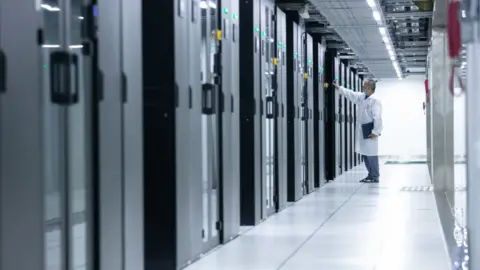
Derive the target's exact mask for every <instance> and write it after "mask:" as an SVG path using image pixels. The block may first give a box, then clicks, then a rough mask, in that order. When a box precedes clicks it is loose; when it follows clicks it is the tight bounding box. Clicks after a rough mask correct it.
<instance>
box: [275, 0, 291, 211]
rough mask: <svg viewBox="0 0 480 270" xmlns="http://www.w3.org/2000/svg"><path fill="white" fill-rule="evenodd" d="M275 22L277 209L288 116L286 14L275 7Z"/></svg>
mask: <svg viewBox="0 0 480 270" xmlns="http://www.w3.org/2000/svg"><path fill="white" fill-rule="evenodd" d="M276 12H277V13H276V22H277V35H276V44H277V60H276V61H275V62H276V79H277V80H276V81H277V85H276V92H277V95H276V97H277V100H276V101H277V104H278V107H277V113H276V119H277V126H276V127H277V128H276V130H277V134H278V135H277V136H278V137H277V141H276V146H277V159H276V160H277V163H276V166H275V168H276V169H277V172H278V173H277V186H278V189H277V192H278V195H277V198H278V200H277V211H280V210H282V209H284V208H285V207H286V206H287V179H288V143H287V132H288V125H289V123H288V117H287V54H286V50H287V49H286V46H287V42H286V41H287V29H286V27H287V25H286V23H287V17H286V14H285V13H284V12H283V11H282V10H280V9H279V8H277V9H276Z"/></svg>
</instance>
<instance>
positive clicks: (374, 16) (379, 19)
mask: <svg viewBox="0 0 480 270" xmlns="http://www.w3.org/2000/svg"><path fill="white" fill-rule="evenodd" d="M373 18H374V19H375V21H377V23H380V22H381V21H382V17H381V16H380V13H379V12H378V11H376V10H375V11H373Z"/></svg>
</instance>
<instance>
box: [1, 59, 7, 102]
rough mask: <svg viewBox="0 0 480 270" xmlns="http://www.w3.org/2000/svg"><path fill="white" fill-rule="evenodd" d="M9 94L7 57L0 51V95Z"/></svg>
mask: <svg viewBox="0 0 480 270" xmlns="http://www.w3.org/2000/svg"><path fill="white" fill-rule="evenodd" d="M5 92H7V56H6V55H5V52H4V51H3V50H0V93H5Z"/></svg>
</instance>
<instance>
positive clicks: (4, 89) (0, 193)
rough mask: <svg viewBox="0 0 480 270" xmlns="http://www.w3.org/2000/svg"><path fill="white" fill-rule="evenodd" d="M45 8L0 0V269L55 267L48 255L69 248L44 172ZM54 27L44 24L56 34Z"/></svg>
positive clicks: (53, 187) (53, 186) (52, 185)
mask: <svg viewBox="0 0 480 270" xmlns="http://www.w3.org/2000/svg"><path fill="white" fill-rule="evenodd" d="M43 11H44V10H43V9H41V6H40V3H38V5H37V6H35V5H34V1H16V0H2V1H0V168H1V169H0V269H5V270H6V269H15V270H31V269H51V268H49V265H50V266H55V264H54V263H57V262H60V259H56V258H55V259H47V255H53V254H55V256H56V255H57V254H58V253H59V252H61V251H63V250H66V248H67V247H66V246H65V245H63V244H61V243H60V241H58V238H57V237H58V236H59V234H60V232H61V231H60V226H61V223H60V219H59V218H60V213H59V212H60V211H59V206H60V202H59V199H60V198H59V194H60V187H59V186H58V184H57V183H58V181H53V180H52V179H48V178H47V177H46V176H45V175H44V174H43V173H44V171H45V170H44V165H45V164H44V163H43V162H45V159H44V158H45V156H44V155H43V154H44V152H43V151H44V145H43V134H42V129H43V126H42V123H43V119H44V114H43V112H42V107H43V105H44V104H43V103H42V98H43V95H45V93H48V89H45V88H44V87H43V85H42V81H43V80H42V79H43V78H42V75H44V76H47V75H48V69H47V68H48V67H45V68H44V67H43V66H42V65H41V63H40V61H39V54H38V53H39V52H40V53H41V54H42V55H41V56H45V57H46V56H47V55H48V51H47V50H45V49H42V48H39V47H38V44H37V40H36V34H37V30H38V29H39V28H40V27H41V25H39V21H38V19H39V15H40V17H43V19H44V20H47V18H46V15H43V16H42V12H43ZM39 12H40V14H38V13H39ZM50 15H52V14H50ZM49 18H50V19H53V18H52V17H51V16H50V17H49ZM54 26H56V22H52V23H51V24H49V25H47V26H46V28H48V29H49V30H50V32H51V33H52V35H53V34H57V36H58V30H57V29H56V28H54ZM53 36H55V35H53ZM42 64H43V63H42ZM42 72H43V73H42ZM62 180H64V179H62ZM63 190H64V189H62V191H63ZM47 199H52V200H50V201H47ZM64 201H65V200H62V202H64ZM47 202H50V204H47ZM47 211H48V212H47ZM64 214H67V213H66V211H65V212H62V217H63V215H64ZM49 224H52V225H51V226H49ZM62 228H65V227H63V226H62ZM63 236H65V234H63ZM49 248H50V249H52V251H50V252H48V251H47V250H48V249H49ZM82 251H84V250H80V251H79V252H82ZM47 252H48V253H47ZM61 255H62V256H63V255H65V252H61ZM75 258H77V259H78V256H76V257H75ZM46 260H47V261H48V262H49V263H50V264H49V265H46V263H45V261H46ZM61 266H64V264H63V265H61ZM63 269H66V268H63Z"/></svg>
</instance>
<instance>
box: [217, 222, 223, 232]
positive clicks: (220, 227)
mask: <svg viewBox="0 0 480 270" xmlns="http://www.w3.org/2000/svg"><path fill="white" fill-rule="evenodd" d="M215 228H216V229H217V231H222V230H223V223H222V222H221V221H217V223H215Z"/></svg>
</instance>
